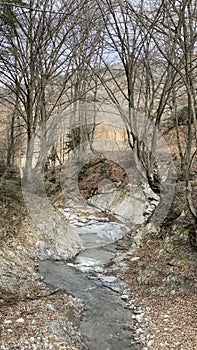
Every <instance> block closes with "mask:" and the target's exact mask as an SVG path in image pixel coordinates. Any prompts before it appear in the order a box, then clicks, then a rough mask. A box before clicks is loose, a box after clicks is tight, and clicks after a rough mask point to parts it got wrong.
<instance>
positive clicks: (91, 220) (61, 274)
mask: <svg viewBox="0 0 197 350" xmlns="http://www.w3.org/2000/svg"><path fill="white" fill-rule="evenodd" d="M61 211H62V213H63V214H64V215H65V216H66V217H67V219H68V220H69V222H70V225H71V228H72V230H73V231H75V232H77V233H78V234H79V236H80V238H81V240H82V242H83V246H84V250H82V251H81V252H80V254H78V255H77V256H76V257H75V258H74V259H73V261H70V262H67V263H65V262H53V261H40V263H39V269H40V273H41V275H42V276H43V278H44V281H45V283H47V284H50V285H53V286H55V287H58V288H62V289H64V290H65V291H66V292H67V293H70V294H72V295H74V296H76V297H78V298H80V299H81V300H82V301H83V302H85V306H86V311H85V312H84V314H83V317H82V319H81V322H80V331H81V333H82V335H83V336H85V338H86V339H87V349H90V350H127V349H130V350H136V349H138V348H137V347H135V346H134V345H131V339H132V332H131V331H129V327H128V325H129V320H130V319H131V316H132V311H131V310H130V309H129V308H125V307H124V305H125V302H126V299H127V295H125V294H126V290H127V285H126V284H125V283H124V282H123V281H121V279H120V278H118V277H116V276H113V275H110V265H111V264H112V263H113V260H114V259H115V258H116V256H117V250H116V241H117V240H118V239H120V238H122V237H123V236H124V235H125V234H126V233H127V232H128V231H129V230H130V228H129V226H127V225H126V224H125V223H120V222H111V221H109V219H108V218H107V217H102V215H100V214H101V212H100V211H99V210H97V209H94V208H91V207H89V206H84V205H83V206H80V205H78V206H76V204H75V203H72V202H70V204H69V206H68V207H67V208H66V209H61Z"/></svg>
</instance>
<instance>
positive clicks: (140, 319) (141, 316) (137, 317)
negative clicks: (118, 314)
mask: <svg viewBox="0 0 197 350" xmlns="http://www.w3.org/2000/svg"><path fill="white" fill-rule="evenodd" d="M135 318H136V320H137V321H138V322H139V323H140V322H142V319H143V315H140V314H139V315H136V316H135Z"/></svg>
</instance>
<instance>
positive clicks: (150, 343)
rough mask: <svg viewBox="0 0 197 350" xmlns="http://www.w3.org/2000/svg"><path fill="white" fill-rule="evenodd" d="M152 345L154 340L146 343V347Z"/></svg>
mask: <svg viewBox="0 0 197 350" xmlns="http://www.w3.org/2000/svg"><path fill="white" fill-rule="evenodd" d="M153 344H154V340H149V341H148V343H147V347H148V348H150V347H151V346H152V345H153Z"/></svg>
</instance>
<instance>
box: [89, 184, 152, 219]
mask: <svg viewBox="0 0 197 350" xmlns="http://www.w3.org/2000/svg"><path fill="white" fill-rule="evenodd" d="M118 185H119V184H118V183H115V184H114V183H112V182H110V181H109V180H108V181H105V182H102V183H101V184H100V185H99V186H98V189H99V194H97V195H94V196H92V197H91V198H89V199H88V202H89V203H90V204H91V205H94V206H95V207H98V208H101V209H104V210H107V211H110V212H112V213H113V214H116V215H119V216H121V217H122V218H124V219H126V220H127V221H129V222H131V223H134V224H142V223H143V222H144V221H145V220H146V219H147V218H148V217H149V216H150V215H151V214H152V212H153V211H154V209H155V208H156V206H157V205H158V203H159V196H158V195H156V194H155V193H154V192H153V191H152V190H151V188H150V187H149V186H148V184H143V185H142V186H137V185H132V184H128V185H126V186H125V188H124V189H119V186H118Z"/></svg>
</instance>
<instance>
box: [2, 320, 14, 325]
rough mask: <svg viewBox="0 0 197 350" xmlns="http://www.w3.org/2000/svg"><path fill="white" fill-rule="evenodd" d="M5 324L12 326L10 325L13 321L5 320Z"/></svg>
mask: <svg viewBox="0 0 197 350" xmlns="http://www.w3.org/2000/svg"><path fill="white" fill-rule="evenodd" d="M4 323H5V324H10V323H12V321H11V320H5V321H4Z"/></svg>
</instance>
